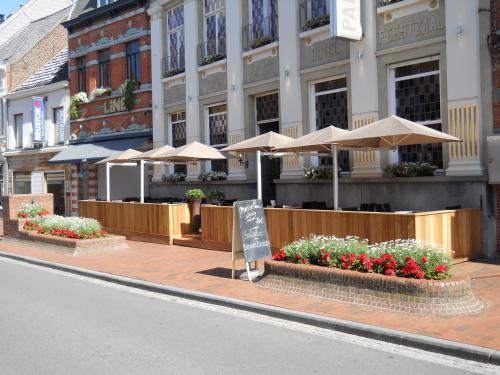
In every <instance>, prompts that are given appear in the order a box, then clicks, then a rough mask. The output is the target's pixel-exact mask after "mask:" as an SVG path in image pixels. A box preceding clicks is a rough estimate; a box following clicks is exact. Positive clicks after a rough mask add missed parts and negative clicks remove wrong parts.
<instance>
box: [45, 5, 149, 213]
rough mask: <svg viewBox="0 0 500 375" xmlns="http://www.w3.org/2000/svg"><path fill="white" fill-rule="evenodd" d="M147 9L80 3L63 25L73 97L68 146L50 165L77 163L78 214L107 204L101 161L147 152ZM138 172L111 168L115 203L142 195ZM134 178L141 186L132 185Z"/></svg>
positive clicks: (75, 198)
mask: <svg viewBox="0 0 500 375" xmlns="http://www.w3.org/2000/svg"><path fill="white" fill-rule="evenodd" d="M145 4H146V1H136V0H120V1H103V0H78V1H76V2H75V5H74V9H73V11H72V14H71V18H70V19H69V20H68V21H67V22H65V23H64V26H65V27H66V29H67V30H68V44H69V72H70V73H69V74H70V93H71V98H72V99H71V100H72V107H71V110H70V112H71V121H70V142H69V147H68V149H67V150H64V151H63V152H62V153H60V154H59V155H57V156H56V157H55V158H54V159H53V160H52V161H51V162H53V163H71V164H72V180H71V195H72V197H73V206H72V213H73V214H76V213H77V211H78V199H95V198H104V197H105V192H106V183H105V179H106V176H105V175H106V172H105V168H104V166H100V167H99V168H98V167H97V166H96V165H95V164H94V163H95V162H96V161H98V160H100V159H103V158H105V157H108V156H112V155H113V154H116V153H117V152H119V151H124V150H125V149H127V148H139V149H144V147H148V146H147V142H148V140H150V139H151V134H152V117H151V74H150V72H151V66H150V30H149V28H150V26H149V25H150V23H149V16H148V14H147V13H146V9H145ZM149 147H151V145H149ZM137 169H138V168H124V167H123V168H122V167H116V168H113V170H112V172H111V174H112V181H113V183H112V187H111V188H112V189H111V197H112V199H122V198H125V197H127V196H136V195H138V191H139V171H137ZM132 179H133V180H135V181H137V183H136V184H133V183H130V181H131V180H132ZM136 185H137V186H136Z"/></svg>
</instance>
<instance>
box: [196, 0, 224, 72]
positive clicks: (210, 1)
mask: <svg viewBox="0 0 500 375" xmlns="http://www.w3.org/2000/svg"><path fill="white" fill-rule="evenodd" d="M203 3H204V7H203V14H204V22H203V27H204V40H205V42H204V43H203V45H202V47H203V48H202V61H201V65H205V64H209V63H211V62H214V61H217V60H220V59H223V58H224V57H225V56H226V15H225V10H224V0H204V1H203Z"/></svg>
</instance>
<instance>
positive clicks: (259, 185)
mask: <svg viewBox="0 0 500 375" xmlns="http://www.w3.org/2000/svg"><path fill="white" fill-rule="evenodd" d="M261 175H262V167H261V154H260V150H259V151H257V199H262V176H261Z"/></svg>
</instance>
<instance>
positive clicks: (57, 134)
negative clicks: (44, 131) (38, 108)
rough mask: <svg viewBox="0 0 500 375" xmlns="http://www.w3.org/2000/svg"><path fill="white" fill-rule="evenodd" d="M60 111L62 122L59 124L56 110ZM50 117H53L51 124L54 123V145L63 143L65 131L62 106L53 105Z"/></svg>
mask: <svg viewBox="0 0 500 375" xmlns="http://www.w3.org/2000/svg"><path fill="white" fill-rule="evenodd" d="M58 111H61V115H62V123H60V124H59V122H58V117H57V112H58ZM52 119H53V124H54V142H53V144H54V145H56V146H57V145H63V144H64V141H65V138H66V137H65V133H66V119H65V116H64V107H62V106H60V107H54V108H52ZM60 126H62V129H61V128H60ZM61 130H62V140H61V139H60V136H61Z"/></svg>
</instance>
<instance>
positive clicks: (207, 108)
mask: <svg viewBox="0 0 500 375" xmlns="http://www.w3.org/2000/svg"><path fill="white" fill-rule="evenodd" d="M220 105H225V106H226V111H225V112H216V113H212V114H210V108H212V107H217V106H220ZM223 113H225V114H226V122H227V120H228V118H227V113H228V108H227V101H221V102H217V103H210V104H207V105H205V106H204V114H205V116H204V120H205V121H204V123H205V144H207V145H209V146H211V147H214V148H217V149H221V148H224V147H226V146H228V145H229V123H228V124H227V125H228V129H227V135H228V142H227V143H221V144H214V145H213V144H211V143H210V117H211V116H217V115H220V114H223ZM205 168H206V169H207V171H208V172H210V171H212V161H211V160H207V162H206V164H205ZM228 168H229V166H228Z"/></svg>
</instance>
